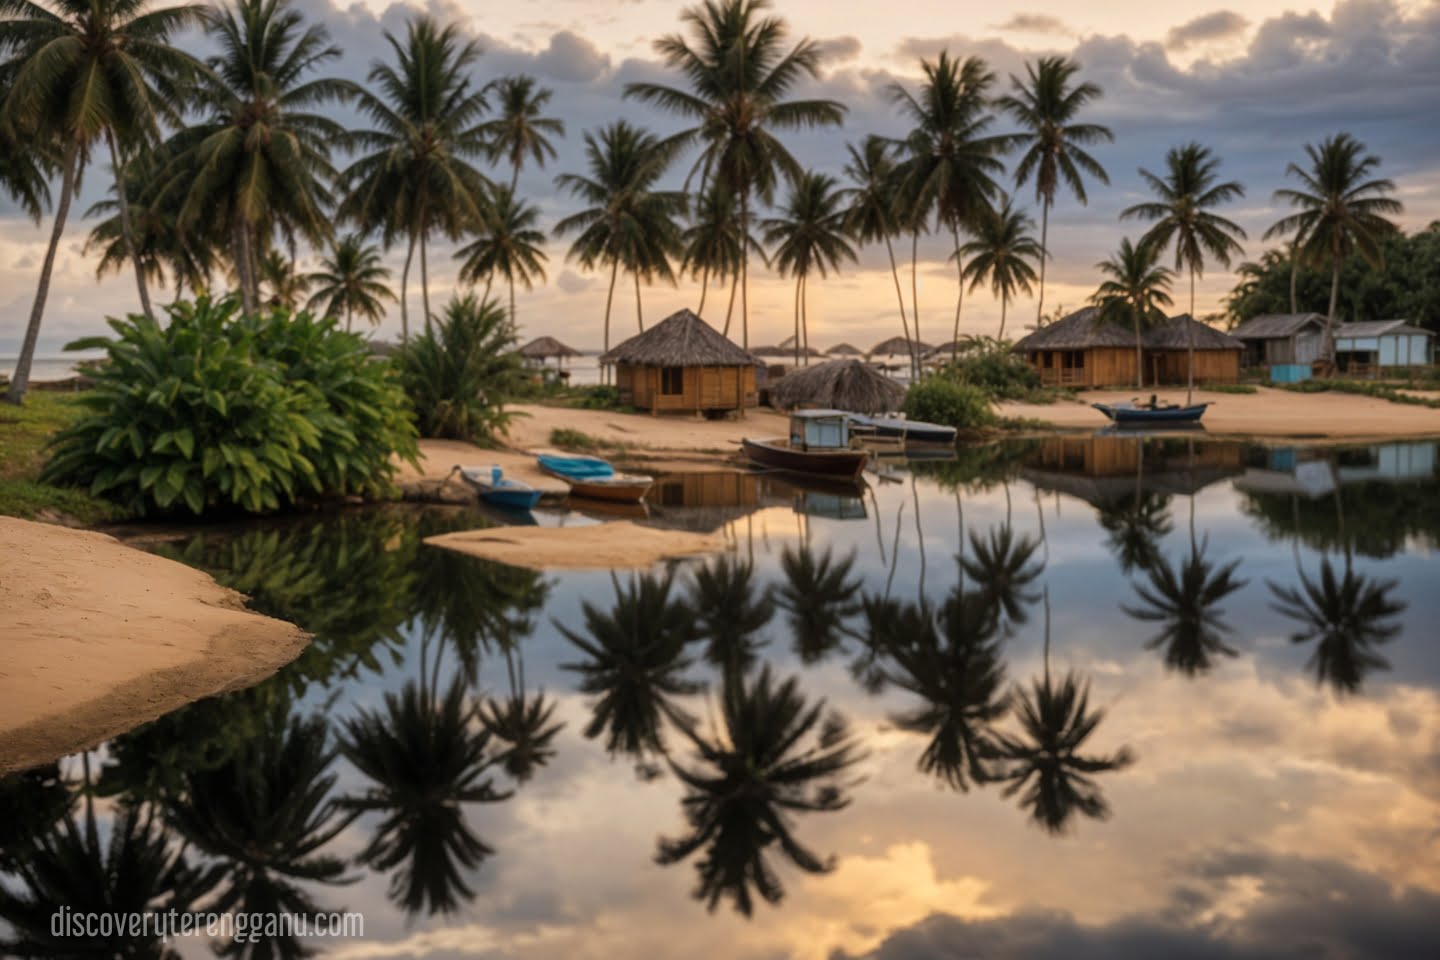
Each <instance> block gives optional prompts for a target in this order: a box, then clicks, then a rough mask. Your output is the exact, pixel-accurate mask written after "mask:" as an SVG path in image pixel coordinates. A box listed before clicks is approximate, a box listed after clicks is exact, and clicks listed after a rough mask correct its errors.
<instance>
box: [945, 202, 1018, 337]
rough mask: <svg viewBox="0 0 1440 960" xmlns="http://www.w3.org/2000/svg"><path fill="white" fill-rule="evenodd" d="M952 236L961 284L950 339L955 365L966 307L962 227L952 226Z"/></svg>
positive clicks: (1003, 334)
mask: <svg viewBox="0 0 1440 960" xmlns="http://www.w3.org/2000/svg"><path fill="white" fill-rule="evenodd" d="M950 234H951V236H953V237H954V238H955V274H956V280H958V281H959V283H960V291H959V294H958V296H956V298H955V331H954V333H953V334H952V335H951V337H950V362H951V363H954V362H955V361H957V360H959V359H960V308H961V307H963V306H964V305H965V261H964V260H962V259H961V258H960V225H959V224H957V223H953V222H952V223H951V224H950ZM1000 336H1001V338H1002V339H1003V338H1004V336H1005V317H1004V315H1003V314H1002V315H1001V317H1000Z"/></svg>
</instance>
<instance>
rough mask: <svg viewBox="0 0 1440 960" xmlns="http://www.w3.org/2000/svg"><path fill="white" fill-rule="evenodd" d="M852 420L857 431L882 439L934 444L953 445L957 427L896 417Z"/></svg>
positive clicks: (854, 418) (856, 418)
mask: <svg viewBox="0 0 1440 960" xmlns="http://www.w3.org/2000/svg"><path fill="white" fill-rule="evenodd" d="M851 422H852V424H853V425H854V429H856V431H857V432H859V433H863V434H869V435H870V436H875V437H880V438H882V439H887V440H892V439H893V440H904V441H905V442H906V443H924V444H931V445H934V446H942V445H943V446H951V445H953V444H954V443H955V428H954V427H947V426H943V425H941V424H938V423H926V422H924V421H922V420H900V419H897V418H895V417H852V418H851Z"/></svg>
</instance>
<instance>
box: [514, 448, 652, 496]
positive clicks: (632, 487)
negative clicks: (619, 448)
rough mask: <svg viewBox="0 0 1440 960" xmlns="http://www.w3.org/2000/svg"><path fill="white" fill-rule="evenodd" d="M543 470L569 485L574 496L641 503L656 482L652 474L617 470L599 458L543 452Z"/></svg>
mask: <svg viewBox="0 0 1440 960" xmlns="http://www.w3.org/2000/svg"><path fill="white" fill-rule="evenodd" d="M535 459H536V461H537V462H538V463H539V464H540V469H541V470H543V471H545V472H546V473H548V474H550V475H551V476H552V477H559V478H560V479H561V480H564V481H565V482H566V483H567V484H569V485H570V495H571V496H572V497H585V498H587V499H590V500H605V501H609V502H611V503H639V502H640V501H641V500H644V499H645V494H647V493H649V492H650V486H651V484H653V483H654V481H653V480H651V479H650V478H649V477H645V476H640V475H638V474H631V473H616V472H615V468H614V467H613V466H611V465H610V461H608V460H601V459H600V458H599V457H564V456H558V455H556V454H550V453H542V454H541V455H540V456H538V457H536V458H535Z"/></svg>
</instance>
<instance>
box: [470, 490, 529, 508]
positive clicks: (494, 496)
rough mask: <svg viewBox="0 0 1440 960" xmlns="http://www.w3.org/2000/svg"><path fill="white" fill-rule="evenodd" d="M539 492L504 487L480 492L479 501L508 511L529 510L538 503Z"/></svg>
mask: <svg viewBox="0 0 1440 960" xmlns="http://www.w3.org/2000/svg"><path fill="white" fill-rule="evenodd" d="M540 496H541V494H540V491H539V490H521V489H514V488H506V487H492V488H491V489H489V490H484V489H482V490H481V491H480V499H481V500H484V501H485V502H486V503H488V504H490V505H491V506H495V507H505V508H506V509H509V510H529V509H531V508H532V507H534V506H535V504H537V503H539V502H540Z"/></svg>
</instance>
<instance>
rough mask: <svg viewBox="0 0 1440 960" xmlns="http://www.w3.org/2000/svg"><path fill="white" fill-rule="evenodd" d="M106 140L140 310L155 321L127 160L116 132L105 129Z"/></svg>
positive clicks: (121, 224)
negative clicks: (137, 244)
mask: <svg viewBox="0 0 1440 960" xmlns="http://www.w3.org/2000/svg"><path fill="white" fill-rule="evenodd" d="M105 139H107V140H108V141H110V166H111V168H112V169H114V171H115V196H116V198H117V199H118V200H119V201H120V232H121V233H122V234H123V235H124V237H125V252H126V253H128V254H130V263H131V264H132V265H133V266H134V267H135V287H136V289H137V290H139V292H140V310H141V312H142V313H144V314H145V316H146V318H147V319H149V320H151V321H153V320H154V319H155V311H154V310H153V309H151V307H150V291H149V290H148V289H147V288H146V286H145V270H144V268H143V267H141V266H140V251H139V250H138V249H136V247H135V229H134V226H133V225H132V224H131V222H130V197H129V196H128V195H127V191H126V189H125V158H124V157H122V156H121V155H120V150H119V148H117V147H116V145H115V131H114V130H111V129H110V128H108V127H107V128H106V129H105Z"/></svg>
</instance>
